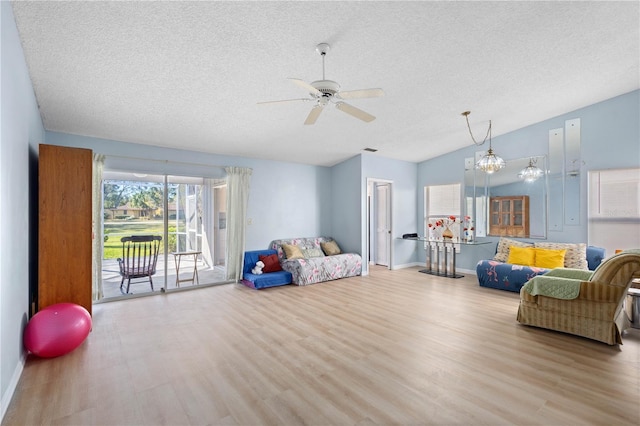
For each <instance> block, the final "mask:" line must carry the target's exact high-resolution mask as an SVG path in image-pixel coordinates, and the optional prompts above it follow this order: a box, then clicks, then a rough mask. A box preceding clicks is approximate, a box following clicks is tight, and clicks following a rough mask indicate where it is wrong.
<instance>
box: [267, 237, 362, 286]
mask: <svg viewBox="0 0 640 426" xmlns="http://www.w3.org/2000/svg"><path fill="white" fill-rule="evenodd" d="M291 246H294V248H295V249H296V250H295V252H296V253H297V255H295V256H289V257H287V253H286V251H287V250H288V251H290V252H291V251H292V250H291ZM328 247H333V248H334V250H333V251H329V250H327V248H328ZM269 248H270V249H273V250H276V251H277V253H278V258H279V259H280V264H281V265H282V269H284V270H285V271H289V272H291V274H292V275H293V283H294V284H297V285H307V284H314V283H319V282H323V281H330V280H336V279H339V278H346V277H354V276H357V275H360V274H361V273H362V257H361V256H360V255H359V254H357V253H342V252H341V250H340V249H339V247H338V245H337V243H336V242H335V240H334V239H333V238H330V237H309V238H290V239H282V240H274V241H272V242H271V243H270V244H269ZM335 248H337V252H338V254H333V253H335V252H336V250H335ZM285 249H287V250H285ZM298 249H299V252H298ZM327 252H328V253H329V255H327ZM289 254H291V253H289Z"/></svg>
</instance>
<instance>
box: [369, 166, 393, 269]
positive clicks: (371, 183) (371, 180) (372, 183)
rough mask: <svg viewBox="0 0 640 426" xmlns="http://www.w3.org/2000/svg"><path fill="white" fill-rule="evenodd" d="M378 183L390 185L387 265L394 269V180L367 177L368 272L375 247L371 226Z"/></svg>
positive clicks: (388, 267)
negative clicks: (374, 194)
mask: <svg viewBox="0 0 640 426" xmlns="http://www.w3.org/2000/svg"><path fill="white" fill-rule="evenodd" d="M377 183H383V184H387V185H389V203H388V204H387V212H386V213H387V217H388V218H389V233H388V242H389V265H388V266H387V269H393V240H392V235H393V207H392V206H393V181H392V180H388V179H378V178H367V195H366V197H367V200H366V207H367V214H366V216H367V225H366V244H365V248H364V255H363V264H366V265H367V266H366V267H367V273H368V272H369V264H370V258H371V253H373V252H374V249H375V248H373V247H371V244H372V241H371V231H372V229H371V227H372V225H373V224H374V211H373V208H372V207H373V190H374V187H375V184H377Z"/></svg>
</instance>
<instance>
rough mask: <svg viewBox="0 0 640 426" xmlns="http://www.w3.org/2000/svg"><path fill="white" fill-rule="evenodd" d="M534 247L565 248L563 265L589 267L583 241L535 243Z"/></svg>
mask: <svg viewBox="0 0 640 426" xmlns="http://www.w3.org/2000/svg"><path fill="white" fill-rule="evenodd" d="M536 247H540V248H546V249H555V250H562V249H566V250H567V252H566V253H565V255H564V267H565V268H575V269H589V263H588V262H587V245H586V244H584V243H576V244H571V243H536Z"/></svg>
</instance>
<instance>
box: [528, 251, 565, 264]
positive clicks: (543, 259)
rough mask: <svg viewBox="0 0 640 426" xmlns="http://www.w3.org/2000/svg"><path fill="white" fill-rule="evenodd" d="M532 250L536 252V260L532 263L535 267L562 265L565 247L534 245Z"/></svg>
mask: <svg viewBox="0 0 640 426" xmlns="http://www.w3.org/2000/svg"><path fill="white" fill-rule="evenodd" d="M534 250H535V253H536V262H535V264H534V265H535V266H536V267H538V268H547V269H554V268H562V267H563V266H564V255H565V253H566V252H567V249H562V250H554V249H544V248H539V247H536V248H535V249H534Z"/></svg>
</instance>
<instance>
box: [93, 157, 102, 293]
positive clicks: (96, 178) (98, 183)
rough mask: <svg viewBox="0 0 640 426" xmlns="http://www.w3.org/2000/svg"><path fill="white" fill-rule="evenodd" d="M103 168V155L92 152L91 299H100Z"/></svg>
mask: <svg viewBox="0 0 640 426" xmlns="http://www.w3.org/2000/svg"><path fill="white" fill-rule="evenodd" d="M103 169H104V155H102V154H93V178H92V186H93V188H92V196H91V200H92V208H93V220H92V228H93V230H92V231H93V250H92V251H91V257H92V260H93V271H92V272H93V280H92V281H93V283H92V288H93V291H92V297H93V301H94V302H95V301H98V300H100V299H102V297H103V293H102V171H103Z"/></svg>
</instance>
